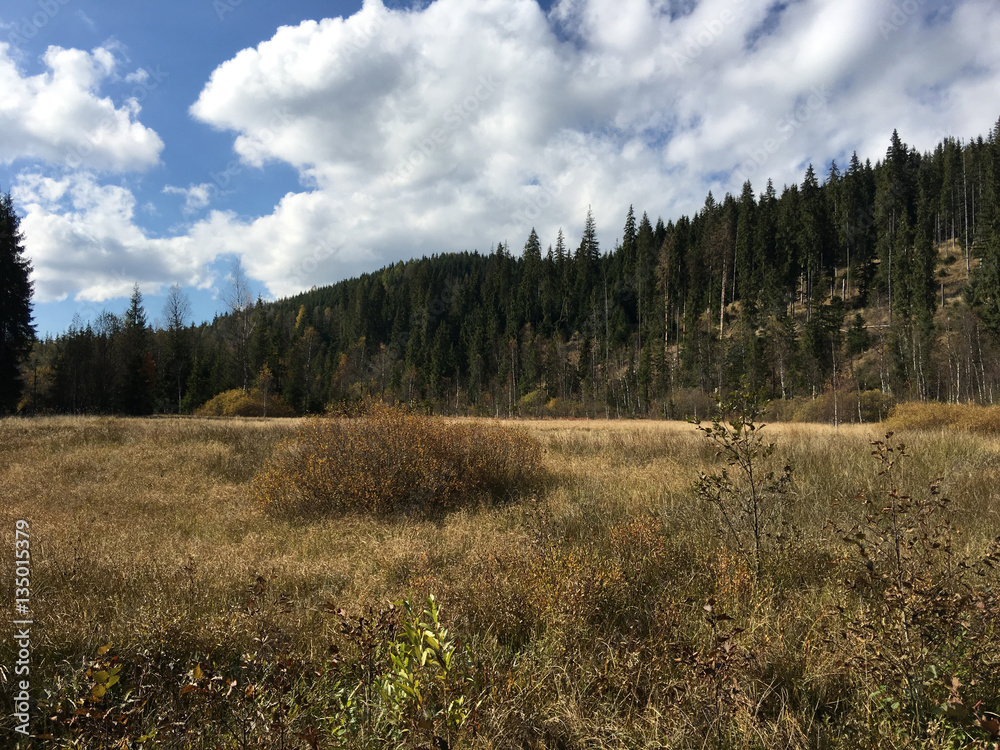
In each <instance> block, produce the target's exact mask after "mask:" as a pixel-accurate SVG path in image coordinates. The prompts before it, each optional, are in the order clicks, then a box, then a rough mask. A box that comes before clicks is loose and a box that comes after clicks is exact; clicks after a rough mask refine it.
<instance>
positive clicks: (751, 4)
mask: <svg viewBox="0 0 1000 750" xmlns="http://www.w3.org/2000/svg"><path fill="white" fill-rule="evenodd" d="M896 7H898V4H896V3H894V2H892V1H891V0H801V1H800V2H797V3H791V4H788V6H787V7H784V8H783V9H781V8H777V7H775V6H774V5H773V4H772V3H771V2H770V0H701V2H698V3H694V2H685V1H684V0H670V1H669V2H668V1H667V0H562V1H561V2H560V3H559V4H558V5H557V6H556V8H555V10H553V11H552V13H551V14H550V16H549V17H546V15H545V14H544V13H543V12H542V10H541V9H540V8H539V6H538V5H537V3H536V2H535V0H479V1H477V2H474V3H470V2H468V0H436V1H435V2H432V3H430V4H428V5H426V6H424V7H419V8H416V9H413V10H407V11H399V10H389V9H386V8H385V7H384V6H383V5H382V4H381V2H379V1H378V0H366V2H365V5H364V7H363V9H362V10H361V11H360V12H358V13H357V14H355V15H354V16H352V17H350V18H347V19H327V20H323V21H319V22H305V23H303V24H301V25H299V26H295V27H282V28H280V29H278V30H277V32H276V33H275V34H274V36H273V37H272V38H271V39H269V40H267V41H265V42H263V43H261V44H260V45H258V46H257V47H256V48H255V49H246V50H243V51H242V52H240V53H239V54H237V55H236V56H234V57H233V58H232V59H230V60H228V61H226V62H224V63H223V64H221V65H220V66H219V67H218V68H217V69H216V70H215V71H214V73H212V75H211V78H210V80H209V81H208V83H207V84H206V85H205V87H204V89H203V90H202V92H201V94H200V96H199V97H198V99H197V101H196V102H195V104H194V105H193V106H192V108H191V112H192V114H193V115H194V117H195V118H197V119H198V120H200V121H202V122H204V123H207V124H209V125H211V126H213V127H215V128H217V129H220V130H223V131H227V132H232V133H233V135H234V149H235V151H236V153H237V155H238V157H239V159H240V160H241V162H242V163H243V165H245V166H259V165H263V164H266V163H268V162H280V163H287V164H290V165H292V166H293V167H294V168H295V169H297V170H298V172H299V175H300V177H301V180H302V183H303V185H305V186H307V187H306V188H304V189H303V191H302V192H298V193H289V194H288V195H285V196H284V197H283V198H282V199H281V200H280V201H279V202H278V204H277V205H276V206H275V208H274V210H273V212H272V213H270V214H268V215H265V216H261V217H258V218H252V217H251V218H247V217H240V216H237V215H236V214H234V213H227V212H219V211H212V212H210V213H209V214H208V216H206V217H205V218H204V219H203V220H201V221H199V222H197V223H195V224H193V225H191V226H190V227H189V228H188V229H187V230H185V234H184V235H183V236H178V237H174V238H170V239H166V240H157V239H150V238H148V237H147V236H146V235H145V234H144V233H143V232H141V231H140V230H138V229H137V228H136V227H135V223H134V220H133V218H132V210H133V208H132V205H130V204H129V200H128V199H129V197H130V196H129V194H127V191H123V190H122V189H121V188H116V187H113V186H104V187H101V186H100V185H99V184H98V183H97V182H96V181H95V180H94V178H92V177H90V176H82V177H74V178H72V179H69V178H67V179H68V181H65V184H64V182H58V181H56V182H52V181H50V183H51V184H49V183H46V182H45V180H44V179H41V178H37V176H26V177H24V178H23V179H22V183H23V185H24V187H23V189H24V190H25V191H29V192H31V191H33V192H31V195H32V196H35V200H34V202H33V203H32V204H31V205H30V206H29V208H28V217H27V219H26V221H25V231H26V234H28V236H29V242H30V243H31V244H30V245H29V249H31V251H32V253H33V254H34V252H35V250H34V247H35V243H36V242H42V243H43V244H42V247H43V248H52V249H51V250H48V249H46V250H44V252H43V259H42V260H43V262H42V263H40V264H39V263H38V262H37V261H36V268H37V269H38V288H39V290H44V292H45V293H46V294H48V295H49V296H50V298H51V297H54V296H58V295H59V294H68V293H72V292H73V291H74V290H80V289H83V290H84V292H83V293H84V294H86V295H90V296H94V297H97V296H99V295H102V294H110V293H111V292H112V291H115V292H116V293H118V294H121V293H123V291H127V290H124V287H122V285H121V284H118V283H117V282H115V281H114V277H113V276H112V275H111V274H110V273H109V272H108V271H107V269H113V268H114V267H115V266H114V264H115V263H119V262H120V261H124V262H125V264H126V265H128V264H129V263H132V264H135V267H136V268H138V269H141V270H142V273H143V274H146V275H144V276H143V278H144V279H145V278H148V279H150V280H151V281H152V280H160V281H163V282H165V283H166V282H169V281H172V280H175V279H177V278H179V276H178V274H183V275H184V278H189V279H195V280H202V281H204V273H203V271H202V269H203V268H204V264H205V263H208V262H209V261H210V260H211V259H212V258H214V257H216V256H217V255H218V254H222V253H237V254H240V255H242V256H243V259H244V264H245V266H246V268H247V270H248V272H249V273H250V274H251V275H252V276H253V277H255V278H258V279H261V280H263V281H264V282H265V283H266V284H267V285H268V287H269V288H270V290H271V291H272V293H274V294H277V295H285V294H291V293H294V292H296V291H299V290H301V289H304V288H308V287H309V286H312V285H313V284H322V283H329V282H333V281H336V280H338V279H340V278H343V277H345V276H347V275H352V274H355V273H358V272H359V271H362V270H370V269H372V268H375V267H378V266H380V265H382V264H384V263H388V262H391V261H393V260H397V259H399V258H404V257H410V256H413V255H420V254H422V253H432V252H441V251H447V250H462V249H472V248H479V249H480V250H487V249H488V248H489V247H490V246H492V245H495V243H496V242H497V241H503V240H509V242H510V244H511V246H512V248H513V249H515V250H516V249H518V248H519V246H520V245H521V243H522V242H523V241H524V238H525V237H526V236H527V234H528V232H529V230H530V229H531V226H532V225H534V226H536V227H537V229H538V230H539V232H540V234H541V235H542V239H543V242H546V243H547V242H550V241H554V238H555V233H556V229H557V228H558V227H559V226H563V227H564V228H565V229H566V234H567V238H568V241H569V242H570V243H572V244H575V241H576V238H577V237H578V233H579V231H580V229H581V227H582V223H583V218H584V214H585V212H586V207H587V205H588V204H593V207H594V211H595V215H596V217H597V220H598V226H599V229H600V231H601V237H602V244H603V246H604V247H605V248H610V247H611V245H612V243H613V240H614V238H615V237H616V236H617V235H619V234H620V231H621V230H620V227H621V225H622V223H623V221H624V215H625V212H626V210H627V208H628V205H629V204H631V203H634V204H635V206H636V208H637V209H638V210H648V211H649V213H650V215H651V216H652V217H653V218H654V219H655V217H656V216H657V215H662V216H663V217H664V218H665V219H666V218H672V217H676V216H677V215H679V214H680V213H682V212H683V213H691V212H693V211H696V210H698V208H700V206H701V205H702V203H703V200H704V195H705V192H706V191H707V190H708V189H710V188H711V189H712V190H713V191H715V193H716V195H717V197H721V196H720V193H721V192H724V191H725V190H727V189H728V190H730V191H734V192H735V191H738V190H739V187H740V184H741V183H742V181H743V179H745V178H746V177H750V178H751V179H752V181H753V183H754V186H755V187H756V188H757V190H758V191H759V190H761V189H763V187H764V183H765V181H766V179H767V178H768V177H773V178H774V180H775V182H776V184H777V185H778V186H779V187H780V186H781V185H782V184H783V183H792V182H798V181H801V179H802V171H803V167H804V162H805V161H808V160H812V161H814V162H816V167H817V170H819V171H822V166H823V165H822V163H823V162H825V161H826V160H828V159H829V158H831V157H842V156H846V155H849V154H850V152H851V151H852V150H855V149H856V150H858V152H859V154H860V155H861V157H862V158H863V159H864V158H866V157H871V158H872V159H873V160H874V159H876V158H878V157H879V156H880V155H881V154H884V152H885V147H886V144H887V143H888V138H889V134H890V133H891V132H892V129H893V128H898V129H899V131H900V133H901V135H902V137H903V138H904V139H905V140H907V141H908V142H910V143H913V144H916V145H918V146H919V147H921V148H923V149H929V148H932V147H933V146H934V145H935V143H936V141H937V140H938V139H939V138H940V137H941V136H942V135H944V134H949V133H950V134H955V135H960V136H968V135H973V134H978V133H985V132H987V130H988V129H989V128H990V127H991V126H992V124H993V123H994V122H995V120H996V116H997V114H998V112H997V111H996V110H995V109H994V108H995V107H996V99H995V96H994V94H995V92H996V91H997V90H1000V48H998V47H997V46H996V45H995V44H992V42H991V40H995V39H997V38H1000V6H998V5H997V4H996V3H995V2H988V1H986V0H959V2H957V7H956V9H955V11H954V13H952V14H951V16H950V17H947V18H939V19H937V20H936V21H935V23H934V24H928V23H927V22H925V15H926V14H927V12H929V11H925V10H924V9H923V5H920V4H919V3H918V4H916V7H917V8H918V12H915V13H912V14H909V15H905V14H904V16H903V17H902V18H900V17H898V16H897V15H895V11H894V9H895V8H896ZM907 7H909V6H907ZM887 24H888V25H887ZM60 52H61V53H65V54H69V53H67V52H66V51H60ZM77 54H78V55H86V53H77ZM95 54H96V53H95ZM88 58H89V59H91V65H92V66H96V67H95V68H94V69H95V70H96V71H98V73H99V72H100V71H101V70H103V68H100V65H99V64H100V59H98V58H97V57H94V56H88ZM98 73H94V74H93V75H95V76H96V75H98ZM87 90H88V91H89V90H90V89H87ZM133 125H135V126H137V127H141V126H139V125H138V123H133ZM156 153H159V152H158V150H157V151H156ZM233 179H234V181H238V180H239V175H238V174H236V175H235V176H234V178H233ZM199 191H203V192H199ZM211 191H212V186H211V184H209V183H205V184H202V185H195V186H189V187H188V188H176V187H168V188H167V189H166V190H165V192H168V193H177V194H182V195H184V196H185V200H186V202H187V205H188V207H189V208H191V209H192V210H193V209H197V208H204V207H206V206H207V201H208V199H209V198H210V195H209V193H211ZM25 194H27V193H25ZM133 203H134V201H133ZM59 232H62V234H59ZM35 234H37V236H38V237H40V238H42V239H36V238H35V236H34V235H35ZM57 241H58V242H68V243H70V245H71V246H72V247H73V248H74V252H77V253H78V254H79V258H80V260H79V262H78V263H75V265H73V268H74V269H76V270H74V271H65V272H62V271H57V264H56V263H55V261H52V262H50V256H49V255H47V253H50V252H51V253H55V249H54V248H56V247H57ZM46 242H48V243H50V244H48V245H46V244H44V243H46ZM88 243H89V244H88ZM74 257H75V256H74ZM85 257H87V258H89V265H88V264H87V263H84V261H83V259H84V258H85ZM95 259H96V261H95ZM105 259H107V262H105ZM130 267H131V266H130ZM89 269H92V271H91V270H89ZM101 269H105V270H104V271H103V272H102V271H101ZM136 273H138V272H130V273H129V274H128V280H127V281H126V282H123V283H124V284H127V285H129V286H130V284H131V281H132V280H134V277H135V275H136ZM169 274H173V275H169Z"/></svg>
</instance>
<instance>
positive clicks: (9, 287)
mask: <svg viewBox="0 0 1000 750" xmlns="http://www.w3.org/2000/svg"><path fill="white" fill-rule="evenodd" d="M19 225H20V220H19V219H18V217H17V214H15V213H14V202H13V200H12V199H11V197H10V193H7V194H6V195H0V414H4V413H9V412H12V411H14V410H15V409H16V408H17V404H18V401H19V400H20V398H21V390H22V388H23V383H22V382H21V376H20V371H19V365H20V362H21V360H22V359H23V358H24V357H26V356H27V355H28V353H29V352H30V351H31V344H32V342H33V341H34V340H35V329H34V327H33V326H32V324H31V292H32V282H31V279H30V278H29V275H30V274H31V263H30V262H29V261H28V259H27V258H24V257H23V255H24V247H23V245H22V244H21V241H22V236H21V233H20V231H19Z"/></svg>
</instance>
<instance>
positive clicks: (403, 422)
mask: <svg viewBox="0 0 1000 750" xmlns="http://www.w3.org/2000/svg"><path fill="white" fill-rule="evenodd" d="M541 475H542V463H541V448H540V446H539V445H538V443H537V442H536V441H535V440H533V439H532V438H530V437H529V436H528V435H527V433H526V432H524V431H523V430H521V429H518V428H512V427H505V426H501V425H498V424H483V423H461V424H459V423H454V422H447V421H444V420H442V419H436V418H430V417H424V416H419V415H415V414H411V413H407V412H405V411H403V410H401V409H399V408H394V407H389V406H385V405H381V404H380V405H376V406H374V407H372V408H371V410H370V411H369V412H368V413H366V414H364V415H362V416H360V417H355V418H333V419H331V418H320V419H314V420H310V421H309V422H308V423H307V424H305V425H304V426H303V427H302V429H301V430H300V431H299V433H298V435H297V437H296V438H295V439H293V440H290V441H286V442H285V443H283V444H281V445H280V446H279V447H278V449H277V450H276V452H275V456H274V458H273V459H272V461H271V462H270V464H269V465H268V466H267V467H265V469H264V470H263V471H262V472H261V473H260V474H258V475H257V477H255V478H254V481H253V485H252V492H253V494H254V496H255V497H256V499H257V500H258V501H259V502H260V503H262V504H263V505H264V507H265V508H267V509H268V510H269V511H272V512H276V513H282V514H293V515H307V516H308V515H316V514H330V513H344V512H363V513H373V514H376V515H385V514H390V513H394V512H400V511H412V510H418V511H423V512H435V511H446V510H452V509H454V508H457V507H459V506H460V505H462V504H465V503H469V502H475V501H478V500H480V499H483V498H486V499H493V500H504V499H507V498H508V497H512V496H516V495H517V494H519V493H521V492H523V491H526V490H528V489H530V488H531V487H532V486H533V485H535V484H536V483H537V482H538V481H539V479H540V478H541Z"/></svg>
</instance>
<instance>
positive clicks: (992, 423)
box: [886, 401, 1000, 434]
mask: <svg viewBox="0 0 1000 750" xmlns="http://www.w3.org/2000/svg"><path fill="white" fill-rule="evenodd" d="M886 426H887V427H889V428H890V429H892V430H933V429H945V428H948V429H953V430H965V431H968V432H981V433H987V434H991V433H1000V406H979V405H977V404H942V403H938V402H934V401H928V402H927V403H910V404H899V405H898V406H896V407H895V408H894V409H893V410H892V412H891V413H890V415H889V419H888V420H887V421H886Z"/></svg>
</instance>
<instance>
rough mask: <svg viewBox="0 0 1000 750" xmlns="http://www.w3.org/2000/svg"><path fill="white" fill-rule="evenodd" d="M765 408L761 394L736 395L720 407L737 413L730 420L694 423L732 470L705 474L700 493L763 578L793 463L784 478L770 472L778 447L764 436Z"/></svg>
mask: <svg viewBox="0 0 1000 750" xmlns="http://www.w3.org/2000/svg"><path fill="white" fill-rule="evenodd" d="M765 405H766V404H764V403H763V396H762V395H761V393H760V392H753V391H742V392H737V393H735V394H733V396H732V397H731V398H730V399H729V400H727V401H725V402H723V403H721V404H720V405H719V406H720V409H721V411H722V412H723V413H726V412H728V413H730V414H732V415H733V416H731V417H730V418H729V420H728V421H727V420H724V419H723V417H722V416H719V417H716V418H714V419H713V420H712V426H711V427H703V426H702V425H701V423H700V422H695V426H696V427H697V428H698V429H699V430H700V431H701V432H702V433H703V434H704V435H705V437H706V438H708V439H709V440H711V441H712V442H713V443H714V445H715V447H716V449H717V452H718V455H719V456H720V457H722V458H723V459H724V460H725V462H726V467H727V468H724V469H722V470H721V471H719V472H716V473H712V474H706V473H705V472H700V475H699V479H698V483H697V485H696V486H695V490H696V492H697V494H698V496H699V497H701V498H703V499H705V500H707V501H708V502H709V503H711V504H712V505H713V506H715V509H716V510H717V511H718V523H719V526H720V529H721V531H722V532H723V533H724V534H725V535H726V537H727V538H728V539H729V540H730V541H731V542H732V543H733V544H734V545H735V547H736V550H737V552H738V553H739V554H740V555H741V556H742V557H743V558H744V560H745V561H746V563H747V564H748V565H749V566H750V567H751V568H752V569H753V570H754V571H755V573H756V575H757V577H758V578H760V575H761V569H762V565H763V554H764V547H765V546H766V544H767V543H768V541H769V540H770V538H771V536H772V531H773V530H775V529H776V527H777V526H778V524H779V523H780V521H781V513H782V511H783V509H784V502H783V498H784V496H785V495H786V494H788V492H789V490H790V485H791V481H792V467H791V465H790V464H786V465H785V467H784V470H783V471H782V473H781V474H775V472H773V471H769V470H768V467H767V462H768V459H770V458H771V456H772V455H773V454H774V444H773V443H768V442H766V441H765V440H764V438H763V437H762V436H761V434H760V430H761V429H763V428H764V427H765V425H763V424H760V423H759V422H758V417H759V416H760V413H761V411H762V409H763V408H764V406H765ZM730 469H733V472H732V473H730V471H729V470H730Z"/></svg>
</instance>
